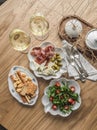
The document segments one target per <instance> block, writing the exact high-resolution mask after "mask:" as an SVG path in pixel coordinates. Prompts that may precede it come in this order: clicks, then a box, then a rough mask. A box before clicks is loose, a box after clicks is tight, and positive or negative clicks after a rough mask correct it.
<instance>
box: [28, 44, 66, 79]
mask: <svg viewBox="0 0 97 130" xmlns="http://www.w3.org/2000/svg"><path fill="white" fill-rule="evenodd" d="M48 45H52V46H54V47H55V45H54V44H52V43H51V42H44V43H42V44H41V45H40V47H46V46H48ZM32 49H33V47H32V48H31V49H30V50H29V52H28V59H29V61H30V69H31V70H33V71H34V74H35V75H36V76H37V77H42V78H43V79H45V80H50V79H52V78H59V77H60V76H61V75H62V74H63V73H65V72H67V70H66V62H65V59H64V53H63V50H62V49H61V48H58V47H55V52H56V53H59V54H60V56H61V58H62V67H61V68H60V71H58V72H56V75H55V76H53V75H48V76H47V75H42V74H41V75H40V74H39V73H38V72H37V70H36V68H35V65H34V62H33V61H34V57H33V56H32V55H31V54H30V53H31V51H32Z"/></svg>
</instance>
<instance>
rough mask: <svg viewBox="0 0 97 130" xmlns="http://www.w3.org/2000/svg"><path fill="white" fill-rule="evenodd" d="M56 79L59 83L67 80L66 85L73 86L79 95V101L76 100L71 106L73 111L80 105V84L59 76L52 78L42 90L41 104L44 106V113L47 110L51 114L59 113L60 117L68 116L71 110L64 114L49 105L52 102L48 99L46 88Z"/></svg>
mask: <svg viewBox="0 0 97 130" xmlns="http://www.w3.org/2000/svg"><path fill="white" fill-rule="evenodd" d="M56 81H58V82H60V83H61V82H62V81H63V82H64V83H66V82H68V87H71V86H75V90H76V91H75V93H78V95H79V103H78V102H76V103H75V104H74V105H73V108H72V110H73V111H74V110H77V109H78V108H79V107H80V105H81V97H80V86H79V84H78V83H77V82H76V81H75V80H67V79H65V78H60V79H54V80H52V81H51V82H50V84H49V86H47V87H46V88H45V90H44V95H43V97H42V104H43V106H44V111H45V113H47V112H49V113H50V114H51V115H60V116H62V117H67V116H69V115H70V114H71V112H69V113H66V114H64V113H62V112H61V111H60V110H56V111H54V110H53V109H52V108H51V107H52V103H51V102H50V101H49V99H48V95H47V91H48V89H49V87H50V86H53V85H54V84H55V82H56Z"/></svg>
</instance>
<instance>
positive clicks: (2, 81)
mask: <svg viewBox="0 0 97 130" xmlns="http://www.w3.org/2000/svg"><path fill="white" fill-rule="evenodd" d="M67 1H68V0H63V1H62V0H7V2H5V3H4V4H3V5H2V6H0V124H2V125H3V126H4V127H6V128H7V129H8V130H97V82H91V81H87V82H85V83H81V82H80V81H78V83H79V84H80V86H81V97H82V105H81V107H80V108H79V109H78V110H77V111H75V112H73V113H72V114H71V115H70V116H69V117H67V118H62V117H55V116H52V115H50V114H49V113H48V114H45V113H44V108H43V106H42V103H41V97H42V95H43V91H44V88H45V87H46V86H47V85H48V84H49V82H50V81H45V80H43V79H42V78H37V79H38V82H39V88H40V93H39V98H38V101H37V103H36V104H35V106H32V107H26V106H23V105H21V104H19V103H18V102H17V101H16V100H15V99H14V98H13V97H12V96H11V94H10V92H9V89H8V83H7V78H8V73H9V70H10V69H11V67H12V66H14V65H20V66H24V67H27V68H29V63H28V59H27V55H26V54H21V53H19V52H17V51H15V50H13V48H12V47H11V45H10V42H9V33H10V31H11V30H12V29H14V28H20V29H23V30H24V31H26V32H28V33H30V35H31V38H32V42H31V44H32V46H33V45H36V44H37V45H39V44H40V43H41V42H40V41H37V40H36V39H35V38H34V37H33V36H32V34H31V30H30V29H29V19H30V17H31V16H32V15H33V13H35V12H38V11H39V12H42V13H43V14H44V15H46V17H47V19H48V20H49V23H50V33H49V37H48V38H47V39H46V41H52V42H54V43H55V44H56V46H59V47H61V40H60V39H59V37H58V25H59V21H60V20H61V18H62V15H64V16H65V15H69V14H74V11H76V14H77V15H79V16H81V17H82V18H83V19H85V20H87V21H88V22H90V23H92V24H93V25H95V26H96V23H97V1H96V0H89V1H88V0H72V2H71V6H70V4H68V2H67ZM69 1H70V0H69ZM87 3H89V6H88V7H87ZM72 6H73V7H74V8H71V7H72ZM86 7H87V8H86Z"/></svg>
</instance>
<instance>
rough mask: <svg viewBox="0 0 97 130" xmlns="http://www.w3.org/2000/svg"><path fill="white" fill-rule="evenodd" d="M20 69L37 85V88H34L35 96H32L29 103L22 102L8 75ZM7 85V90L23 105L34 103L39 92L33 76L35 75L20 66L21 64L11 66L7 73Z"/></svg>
mask: <svg viewBox="0 0 97 130" xmlns="http://www.w3.org/2000/svg"><path fill="white" fill-rule="evenodd" d="M17 70H20V71H21V72H23V73H25V74H26V75H27V76H29V77H31V78H32V82H33V83H34V84H35V85H36V86H37V90H36V96H35V97H34V98H32V99H31V101H30V103H29V104H28V103H24V102H23V101H22V99H21V97H20V95H19V94H18V93H17V92H16V90H15V88H14V86H13V83H12V80H11V79H10V75H14V73H15V72H16V71H17ZM8 87H9V91H10V93H11V95H12V96H13V97H14V98H15V99H16V100H17V101H18V102H19V103H22V104H24V105H28V106H32V105H34V104H35V103H36V101H37V98H38V93H39V88H38V82H37V80H36V78H35V76H34V75H33V74H32V73H31V72H30V71H29V70H28V69H26V68H24V67H22V66H13V67H12V68H11V70H10V72H9V74H8Z"/></svg>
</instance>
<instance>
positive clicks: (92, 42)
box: [85, 29, 97, 50]
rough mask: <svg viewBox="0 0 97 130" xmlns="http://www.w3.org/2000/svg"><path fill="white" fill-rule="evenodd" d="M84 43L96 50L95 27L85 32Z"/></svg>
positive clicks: (96, 32)
mask: <svg viewBox="0 0 97 130" xmlns="http://www.w3.org/2000/svg"><path fill="white" fill-rule="evenodd" d="M85 43H86V46H87V47H88V48H90V49H93V50H97V29H92V30H90V31H89V32H88V33H87V35H86V38H85Z"/></svg>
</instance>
